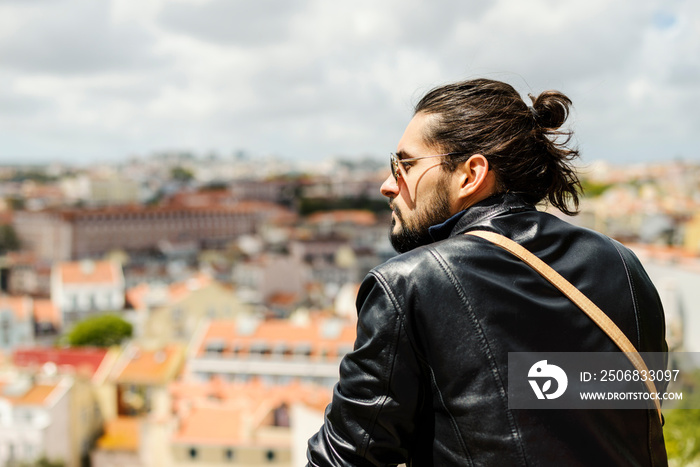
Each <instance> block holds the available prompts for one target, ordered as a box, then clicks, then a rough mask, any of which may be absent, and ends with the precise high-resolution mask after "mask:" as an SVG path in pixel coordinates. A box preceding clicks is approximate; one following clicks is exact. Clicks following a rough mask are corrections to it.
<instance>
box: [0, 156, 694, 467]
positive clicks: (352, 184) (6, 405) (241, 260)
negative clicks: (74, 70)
mask: <svg viewBox="0 0 700 467" xmlns="http://www.w3.org/2000/svg"><path fill="white" fill-rule="evenodd" d="M387 159H388V158H387ZM388 175H389V168H388V162H386V163H384V164H379V163H377V162H376V161H374V160H373V159H371V158H367V159H362V158H359V157H358V158H356V159H328V160H325V161H323V162H322V163H317V164H315V167H313V168H311V167H309V166H307V164H304V163H300V164H291V163H289V162H285V161H284V160H282V159H273V158H270V159H266V160H264V161H261V160H260V159H258V158H252V157H248V156H247V155H246V154H245V153H239V154H237V155H235V156H231V157H218V156H213V155H196V154H191V153H157V154H152V155H150V156H148V157H143V158H132V159H129V160H127V161H125V162H123V163H121V164H117V165H110V164H95V165H90V166H85V167H75V166H71V165H67V164H59V163H55V164H51V165H46V166H41V165H31V166H22V165H14V166H2V167H0V200H1V201H0V253H2V256H0V287H1V289H2V292H1V295H0V350H1V351H2V352H1V354H0V355H2V365H1V367H0V461H1V462H3V463H5V464H7V465H34V464H32V463H31V462H35V461H37V460H38V459H42V458H43V457H46V459H48V460H50V461H52V462H56V464H50V465H65V466H77V465H93V466H95V467H101V466H186V465H187V466H194V465H206V466H214V465H246V466H247V465H268V464H269V465H287V466H291V465H303V464H304V463H305V461H304V455H305V449H306V440H307V439H308V437H309V436H310V435H312V434H313V433H314V432H315V431H316V430H317V429H318V428H319V426H320V425H321V423H322V414H323V409H324V407H325V406H326V405H327V404H328V403H329V402H330V398H331V393H332V387H333V385H334V384H335V382H336V381H337V379H338V366H339V362H340V359H341V358H342V357H343V355H345V354H346V353H347V352H349V351H350V350H351V349H352V346H353V342H354V336H355V323H356V310H355V297H356V293H357V289H358V287H359V283H360V282H361V280H362V278H363V277H364V276H365V274H366V273H367V272H368V271H369V270H370V269H371V268H373V267H374V266H376V265H378V264H380V263H381V262H383V261H385V260H386V259H388V258H390V257H391V256H393V255H394V254H395V253H394V251H393V250H392V248H391V246H390V244H389V241H388V235H387V234H388V226H389V224H390V214H391V211H390V210H389V209H388V203H387V200H386V199H385V198H383V196H382V195H381V194H380V193H379V186H380V184H381V182H382V180H384V179H385V178H386V177H387V176H388ZM580 175H581V177H582V180H583V186H584V189H585V194H586V196H585V198H584V199H583V202H582V204H581V213H580V214H579V215H578V216H576V217H570V218H567V219H568V221H569V222H573V223H576V224H579V225H582V226H584V227H587V228H592V229H596V230H598V231H601V232H603V233H606V234H608V235H610V236H612V237H614V238H616V239H618V240H620V241H622V242H623V243H625V244H626V245H628V246H630V247H631V248H632V249H633V250H634V251H635V252H636V253H637V255H638V256H639V257H640V259H641V260H642V262H643V263H644V265H645V267H646V268H647V270H648V272H649V274H650V276H651V278H652V280H653V281H654V283H655V284H656V286H657V288H658V291H659V294H660V296H661V299H662V302H663V304H664V308H665V311H666V317H667V323H666V325H667V341H668V343H669V346H670V348H671V350H673V351H688V352H698V351H700V341H698V339H697V337H696V336H697V335H698V332H700V308H699V306H698V303H700V296H698V287H697V284H698V283H699V282H698V281H699V280H700V164H699V163H691V162H681V161H675V162H667V163H661V164H637V165H625V166H616V165H612V164H609V163H607V162H598V163H594V164H591V165H588V166H586V167H585V168H581V170H580ZM541 208H542V209H546V210H549V209H548V208H547V206H542V207H541ZM550 212H551V213H552V214H553V215H556V216H561V217H565V216H564V215H563V214H561V213H559V212H558V211H551V210H550ZM691 383H692V382H691ZM691 387H692V386H691ZM692 393H693V392H692V391H690V389H689V394H692ZM671 412H675V413H693V414H694V413H697V411H690V410H672V411H671ZM667 420H668V421H667V427H666V428H667V435H668V433H670V431H669V430H672V429H673V427H674V425H673V421H674V417H673V415H668V416H667ZM669 423H670V425H669ZM669 426H670V427H671V428H669ZM679 426H680V425H679ZM686 431H687V430H686ZM669 436H671V435H669ZM692 436H695V435H692ZM676 438H677V437H675V435H672V436H671V439H673V440H676V442H678V441H677V439H676ZM681 439H685V438H682V437H681ZM692 439H694V438H691V439H690V440H687V439H686V441H687V442H689V443H691V445H692V443H694V441H692ZM676 451H677V452H676ZM676 451H674V452H672V454H674V455H676V456H678V455H680V454H681V452H680V451H679V450H676ZM20 461H23V462H29V464H20V463H19V462H20ZM13 462H14V463H15V464H13ZM37 465H40V464H37ZM41 465H43V464H41ZM678 465H688V464H686V463H681V464H678Z"/></svg>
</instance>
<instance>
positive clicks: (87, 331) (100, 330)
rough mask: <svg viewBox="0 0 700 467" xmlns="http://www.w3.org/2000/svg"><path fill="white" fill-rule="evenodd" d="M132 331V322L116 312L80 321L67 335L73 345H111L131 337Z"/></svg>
mask: <svg viewBox="0 0 700 467" xmlns="http://www.w3.org/2000/svg"><path fill="white" fill-rule="evenodd" d="M132 332H133V327H132V325H131V323H129V322H127V321H125V320H124V319H123V318H122V317H120V316H118V315H116V314H105V315H100V316H94V317H91V318H87V319H85V320H83V321H81V322H79V323H78V324H76V325H75V326H74V327H73V329H72V330H71V331H70V332H69V333H68V335H67V336H66V337H67V341H68V344H69V345H70V346H71V347H85V346H96V347H110V346H112V345H119V344H120V343H121V342H122V341H123V340H124V339H127V338H129V337H131V334H132Z"/></svg>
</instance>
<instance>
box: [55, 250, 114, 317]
mask: <svg viewBox="0 0 700 467" xmlns="http://www.w3.org/2000/svg"><path fill="white" fill-rule="evenodd" d="M124 293H125V283H124V272H123V271H122V268H121V266H120V265H119V264H118V263H116V262H113V261H92V260H83V261H74V262H59V263H56V264H55V265H54V267H53V269H52V271H51V301H53V303H54V304H55V305H56V306H57V307H58V309H59V310H60V311H61V315H62V317H63V323H64V326H70V325H71V324H74V323H75V322H77V321H79V320H81V319H84V318H85V317H87V316H90V315H91V314H93V313H95V312H102V311H117V310H121V309H123V308H124Z"/></svg>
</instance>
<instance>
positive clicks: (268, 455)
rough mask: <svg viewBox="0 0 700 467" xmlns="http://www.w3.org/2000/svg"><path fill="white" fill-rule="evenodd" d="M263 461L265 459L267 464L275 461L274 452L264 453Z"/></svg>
mask: <svg viewBox="0 0 700 467" xmlns="http://www.w3.org/2000/svg"><path fill="white" fill-rule="evenodd" d="M265 459H267V461H268V462H274V461H275V451H273V450H272V449H270V450H269V451H267V452H266V453H265Z"/></svg>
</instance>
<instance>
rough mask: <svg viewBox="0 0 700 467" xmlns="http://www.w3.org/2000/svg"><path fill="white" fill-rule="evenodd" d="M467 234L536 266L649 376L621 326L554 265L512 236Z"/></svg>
mask: <svg viewBox="0 0 700 467" xmlns="http://www.w3.org/2000/svg"><path fill="white" fill-rule="evenodd" d="M467 235H474V236H476V237H481V238H483V239H485V240H488V241H490V242H492V243H495V244H496V245H498V246H500V247H501V248H503V249H504V250H507V251H509V252H510V253H512V254H513V255H515V256H517V257H518V258H520V259H521V260H522V261H523V262H525V263H527V264H528V265H529V266H530V267H532V269H534V270H535V271H537V272H538V273H539V274H540V275H541V276H542V277H544V278H545V279H547V280H548V281H549V282H551V283H552V284H553V285H554V286H555V287H556V288H557V289H559V290H560V291H561V292H562V293H563V294H564V295H566V296H567V297H568V298H569V299H570V300H571V301H572V302H574V304H576V306H578V307H579V308H580V309H581V310H582V311H583V312H584V313H586V315H588V317H589V318H591V319H592V320H593V322H594V323H596V324H597V325H598V326H599V327H600V328H601V329H602V330H603V331H604V332H605V334H607V335H608V336H609V337H610V338H611V339H612V340H613V342H615V344H617V346H618V347H619V348H620V350H622V351H623V352H624V353H625V355H626V356H627V358H629V360H630V362H632V365H634V367H635V368H636V369H637V370H638V371H639V372H640V373H641V372H645V374H648V373H649V370H648V369H647V366H646V364H645V363H644V360H643V359H642V357H641V356H640V355H639V352H637V349H636V348H635V347H634V345H633V344H632V342H630V340H629V339H628V338H627V336H626V335H625V334H624V333H623V332H622V331H621V330H620V328H619V327H617V325H616V324H615V323H614V322H613V321H612V320H611V319H610V318H609V317H608V315H606V314H605V313H604V312H603V311H602V310H601V309H600V308H598V307H597V306H596V305H595V303H593V302H592V301H591V300H590V299H589V298H588V297H586V296H585V295H584V294H583V293H581V291H580V290H579V289H577V288H576V287H574V286H573V285H572V284H571V283H570V282H569V281H567V280H566V279H564V278H563V277H562V276H561V274H559V273H558V272H556V271H555V270H554V269H552V267H551V266H549V265H548V264H547V263H545V262H544V261H542V260H541V259H539V258H538V257H537V256H535V255H534V254H533V253H531V252H530V251H529V250H528V249H527V248H525V247H523V246H521V245H520V244H518V243H516V242H514V241H513V240H511V239H509V238H508V237H504V236H503V235H500V234H497V233H495V232H488V231H485V230H474V231H471V232H467ZM644 384H645V385H646V387H647V390H649V392H650V393H651V394H656V386H655V385H654V382H653V381H651V380H649V379H646V380H645V381H644ZM653 401H654V405H655V406H656V411H657V413H658V415H659V421H661V422H662V423H663V419H662V418H661V404H660V403H659V401H658V398H654V399H653Z"/></svg>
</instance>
